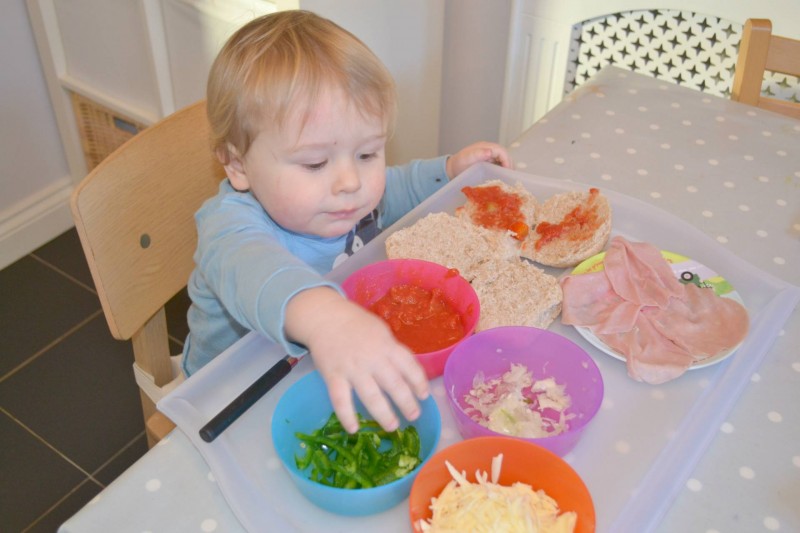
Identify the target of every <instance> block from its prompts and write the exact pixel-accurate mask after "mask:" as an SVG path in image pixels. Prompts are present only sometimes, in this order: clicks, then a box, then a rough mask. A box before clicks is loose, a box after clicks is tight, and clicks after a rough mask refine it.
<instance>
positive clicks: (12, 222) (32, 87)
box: [0, 0, 72, 268]
mask: <svg viewBox="0 0 800 533" xmlns="http://www.w3.org/2000/svg"><path fill="white" fill-rule="evenodd" d="M0 65H2V66H3V68H2V70H1V71H0V95H2V99H1V100H0V268H2V267H4V266H6V265H7V264H9V263H10V262H12V261H14V260H16V259H17V258H19V257H21V256H22V255H24V254H26V253H28V252H29V251H31V250H32V249H33V248H35V247H36V246H38V245H39V244H42V243H44V242H47V241H48V240H50V239H51V238H52V237H54V236H56V235H58V234H60V233H61V232H63V231H65V230H67V229H69V228H70V227H71V226H72V219H71V217H70V215H69V209H68V207H67V199H68V197H69V194H70V192H71V190H72V181H71V179H70V176H69V169H68V167H67V161H66V159H65V156H64V150H63V148H62V146H61V141H60V138H59V135H58V130H57V128H56V125H55V116H54V114H53V108H52V106H51V104H50V99H49V97H48V94H47V88H46V85H45V81H44V77H43V74H42V69H41V65H40V63H39V56H38V54H37V51H36V44H35V42H34V39H33V34H32V31H31V27H30V24H29V22H28V12H27V9H26V7H25V1H24V0H6V1H4V2H3V3H2V6H0Z"/></svg>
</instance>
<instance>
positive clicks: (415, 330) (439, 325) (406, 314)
mask: <svg viewBox="0 0 800 533" xmlns="http://www.w3.org/2000/svg"><path fill="white" fill-rule="evenodd" d="M370 311H372V312H373V313H375V314H376V315H378V316H379V317H381V318H383V319H384V320H385V321H386V322H387V323H388V324H389V327H391V328H392V332H393V333H394V336H395V337H396V338H397V340H398V341H400V342H402V343H403V344H405V345H406V346H408V348H409V349H410V350H411V351H412V352H414V353H415V354H420V353H427V352H433V351H436V350H440V349H442V348H446V347H447V346H450V345H451V344H454V343H456V342H457V341H459V340H460V339H462V338H463V337H464V333H465V332H464V325H463V324H462V322H461V315H460V314H459V313H458V311H456V309H455V307H453V305H452V304H450V302H448V301H447V298H445V296H444V294H443V293H442V291H441V289H436V288H434V289H431V290H428V289H424V288H422V287H418V286H416V285H409V284H400V285H394V286H393V287H391V288H390V289H389V291H388V292H387V293H386V294H385V295H384V296H383V297H381V298H380V299H378V300H377V301H376V302H375V303H373V304H372V305H371V306H370Z"/></svg>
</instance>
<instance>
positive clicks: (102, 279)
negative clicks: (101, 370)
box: [71, 101, 224, 446]
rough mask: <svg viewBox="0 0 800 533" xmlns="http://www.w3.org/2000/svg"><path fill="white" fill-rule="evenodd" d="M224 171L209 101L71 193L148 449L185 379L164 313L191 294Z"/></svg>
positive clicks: (158, 129) (166, 424) (129, 146)
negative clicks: (121, 346) (127, 352)
mask: <svg viewBox="0 0 800 533" xmlns="http://www.w3.org/2000/svg"><path fill="white" fill-rule="evenodd" d="M223 174H224V172H223V169H222V167H221V166H220V164H219V162H218V161H217V160H216V158H215V157H214V155H213V153H212V151H211V149H210V138H209V127H208V121H207V118H206V106H205V102H203V101H201V102H198V103H195V104H193V105H191V106H189V107H186V108H184V109H182V110H179V111H177V112H175V113H173V114H172V115H170V116H168V117H166V118H164V119H162V120H161V121H159V122H157V123H156V124H154V125H152V126H150V127H149V128H147V129H145V130H143V131H142V132H140V133H139V134H138V135H136V136H135V137H133V138H132V139H130V140H129V141H127V142H126V143H125V144H123V145H122V146H120V147H119V148H118V149H117V150H116V151H114V152H113V153H112V154H111V155H109V156H108V157H107V158H106V159H105V160H103V162H101V163H100V164H99V165H98V166H97V167H96V168H95V169H94V170H92V172H91V173H89V175H88V176H86V178H84V179H83V181H81V182H80V184H79V185H78V186H77V188H76V189H75V191H74V192H73V194H72V199H71V200H72V201H71V205H72V215H73V218H74V221H75V226H76V228H77V231H78V235H79V236H80V240H81V245H82V246H83V251H84V253H85V254H86V259H87V261H88V263H89V268H90V270H91V273H92V278H93V280H94V283H95V287H96V288H97V294H98V296H99V298H100V302H101V304H102V307H103V313H104V315H105V317H106V321H107V322H108V327H109V329H110V330H111V334H112V335H113V336H114V337H115V338H116V339H120V340H131V341H132V344H133V354H134V365H133V366H134V373H135V375H136V381H137V384H138V385H139V392H140V396H141V402H142V410H143V413H144V418H145V427H146V429H147V437H148V444H149V445H150V446H153V445H154V444H155V443H156V442H157V441H158V440H159V439H160V438H161V437H163V436H164V435H165V434H166V433H167V432H169V431H170V430H171V429H172V428H174V424H172V422H171V421H169V420H168V419H167V418H166V417H165V416H164V415H163V414H161V413H159V412H158V411H157V409H156V407H155V404H156V402H157V401H158V400H159V399H160V397H161V396H163V395H164V394H165V393H166V392H167V391H168V390H171V388H174V385H175V384H176V383H177V382H180V381H181V380H182V374H181V372H180V368H179V366H178V364H177V360H178V357H179V356H175V357H171V355H170V349H169V339H168V334H167V322H166V314H165V311H164V306H165V304H166V303H167V301H169V300H170V299H171V298H172V297H173V296H174V295H175V294H177V293H178V292H179V291H180V290H181V289H183V287H185V286H186V283H187V280H188V278H189V274H190V273H191V271H192V268H193V267H194V262H193V259H192V256H193V253H194V250H195V246H196V243H197V234H196V229H195V223H194V214H195V211H197V209H198V208H199V207H200V205H201V204H202V203H203V201H204V200H205V199H207V198H209V197H211V196H213V195H214V194H215V192H216V190H217V187H218V185H219V181H220V179H221V178H222V177H223Z"/></svg>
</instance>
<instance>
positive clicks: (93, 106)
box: [71, 92, 147, 170]
mask: <svg viewBox="0 0 800 533" xmlns="http://www.w3.org/2000/svg"><path fill="white" fill-rule="evenodd" d="M71 97H72V108H73V110H74V111H75V118H76V120H77V123H78V130H79V131H80V135H81V144H82V145H83V154H84V157H85V158H86V167H87V169H88V170H92V169H93V168H94V167H96V166H97V165H98V164H99V163H100V161H102V160H103V159H105V158H106V156H108V155H109V154H110V153H111V152H113V151H114V150H116V149H117V148H118V147H119V146H120V145H121V144H123V143H124V142H125V141H127V140H128V139H130V138H131V137H133V136H134V135H136V134H137V133H139V132H140V131H141V130H143V129H144V128H146V127H147V126H146V125H145V124H142V123H139V122H136V121H135V120H132V119H130V118H127V117H124V116H122V115H121V114H119V113H116V112H114V111H111V110H110V109H108V108H105V107H103V106H101V105H99V104H97V103H96V102H93V101H92V100H89V99H88V98H85V97H83V96H81V95H79V94H77V93H74V92H73V93H71Z"/></svg>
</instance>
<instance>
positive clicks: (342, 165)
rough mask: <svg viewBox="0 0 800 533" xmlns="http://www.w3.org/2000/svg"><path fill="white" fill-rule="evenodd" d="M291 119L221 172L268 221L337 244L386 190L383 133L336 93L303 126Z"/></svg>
mask: <svg viewBox="0 0 800 533" xmlns="http://www.w3.org/2000/svg"><path fill="white" fill-rule="evenodd" d="M302 119H303V116H302V114H301V113H294V114H293V115H290V116H289V117H288V118H287V120H286V122H285V125H284V127H283V128H282V129H281V131H279V130H278V128H276V127H274V126H272V125H270V124H265V125H264V127H263V128H262V129H261V131H260V132H259V134H258V135H257V136H256V138H255V140H254V141H253V143H252V144H251V146H250V149H249V150H248V151H247V154H245V156H244V158H234V159H232V160H231V162H230V163H229V164H228V165H226V167H225V169H226V171H227V173H228V178H229V179H230V181H231V184H232V185H233V186H234V187H235V188H236V189H238V190H246V189H250V191H251V192H252V194H253V195H254V196H255V197H256V199H257V200H258V201H259V202H260V203H261V205H262V206H263V207H264V209H265V210H266V211H267V213H269V215H270V216H271V217H272V219H273V220H275V222H277V223H278V224H280V225H281V226H283V227H284V228H285V229H287V230H290V231H294V232H297V233H303V234H311V235H318V236H320V237H338V236H340V235H344V234H346V233H347V232H349V231H350V230H351V229H352V228H353V227H354V226H355V225H356V223H357V222H358V221H359V220H361V219H362V218H363V217H364V216H366V215H367V214H368V213H370V212H371V211H372V210H373V209H375V207H376V206H377V205H378V202H379V201H380V199H381V197H382V196H383V190H384V187H385V183H386V157H385V152H384V149H385V146H386V131H385V127H384V124H383V120H381V118H380V117H364V116H362V115H361V114H360V113H359V112H358V110H356V109H354V108H353V107H352V105H351V104H349V103H348V100H347V99H346V98H344V97H343V96H342V95H341V93H340V92H331V91H328V92H326V93H325V94H324V95H323V97H322V98H320V99H319V100H318V101H316V102H314V108H313V109H311V113H310V115H309V117H308V120H307V122H306V123H305V124H303V121H302Z"/></svg>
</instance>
